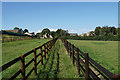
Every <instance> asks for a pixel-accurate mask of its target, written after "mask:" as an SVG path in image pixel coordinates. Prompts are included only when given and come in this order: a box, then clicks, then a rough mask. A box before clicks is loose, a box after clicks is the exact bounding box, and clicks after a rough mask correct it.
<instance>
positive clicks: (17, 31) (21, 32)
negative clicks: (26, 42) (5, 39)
mask: <svg viewBox="0 0 120 80" xmlns="http://www.w3.org/2000/svg"><path fill="white" fill-rule="evenodd" d="M3 31H6V32H13V33H19V34H23V30H22V29H13V30H3Z"/></svg>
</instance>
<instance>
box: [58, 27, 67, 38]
mask: <svg viewBox="0 0 120 80" xmlns="http://www.w3.org/2000/svg"><path fill="white" fill-rule="evenodd" d="M67 35H69V33H68V30H62V29H58V30H57V31H56V36H57V37H62V36H67Z"/></svg>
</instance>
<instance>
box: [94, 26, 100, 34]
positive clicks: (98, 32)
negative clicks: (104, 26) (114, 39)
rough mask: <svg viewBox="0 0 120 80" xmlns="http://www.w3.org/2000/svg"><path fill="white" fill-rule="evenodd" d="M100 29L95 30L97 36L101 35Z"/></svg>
mask: <svg viewBox="0 0 120 80" xmlns="http://www.w3.org/2000/svg"><path fill="white" fill-rule="evenodd" d="M100 29H101V27H96V28H95V34H96V35H100Z"/></svg>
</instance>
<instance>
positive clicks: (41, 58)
mask: <svg viewBox="0 0 120 80" xmlns="http://www.w3.org/2000/svg"><path fill="white" fill-rule="evenodd" d="M40 54H41V55H40V61H41V64H42V65H43V56H42V47H41V48H40Z"/></svg>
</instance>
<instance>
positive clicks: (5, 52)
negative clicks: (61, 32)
mask: <svg viewBox="0 0 120 80" xmlns="http://www.w3.org/2000/svg"><path fill="white" fill-rule="evenodd" d="M49 40H50V39H36V40H35V39H34V40H25V41H16V42H8V43H2V61H3V62H2V64H5V63H7V62H9V61H11V60H13V59H14V58H16V57H18V56H20V55H21V54H24V53H26V52H28V51H30V50H32V49H33V48H35V47H38V46H40V45H41V44H43V43H45V42H47V41H49ZM37 53H39V51H37ZM32 58H33V54H31V55H29V56H27V57H26V58H25V61H26V63H27V62H28V61H30V60H31V59H32ZM38 60H40V57H39V58H38V59H37V61H38ZM43 63H44V65H41V64H39V65H38V66H37V72H38V75H37V76H34V72H32V74H31V75H30V76H29V78H38V79H39V78H79V76H78V74H77V68H76V67H74V66H73V65H72V59H70V57H69V55H68V54H67V52H66V50H65V47H64V46H63V43H62V42H61V40H57V42H56V44H55V46H53V48H52V49H51V50H50V52H49V53H48V56H47V57H46V60H43ZM32 67H33V63H32V64H30V65H29V67H28V68H26V74H28V72H29V71H30V70H31V68H32ZM19 69H20V61H19V62H17V63H16V64H14V65H12V66H11V67H10V68H8V69H6V70H5V71H3V73H2V76H3V78H9V77H10V76H12V75H13V74H14V73H15V72H16V71H18V70H19ZM17 78H20V75H19V76H18V77H17Z"/></svg>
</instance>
